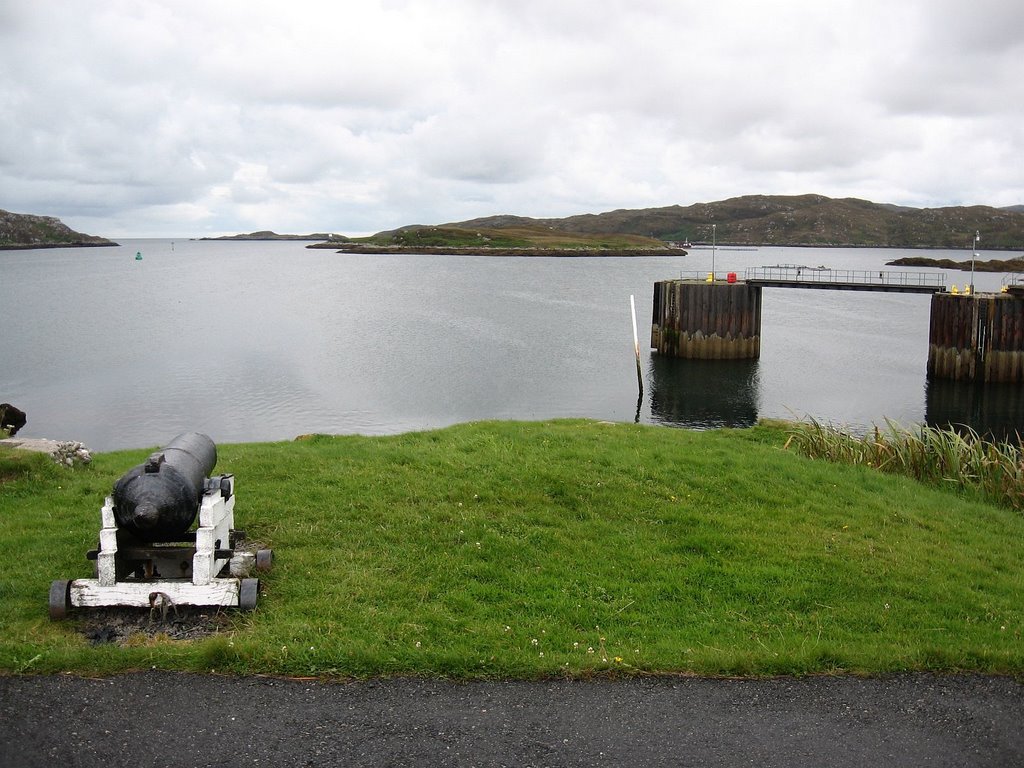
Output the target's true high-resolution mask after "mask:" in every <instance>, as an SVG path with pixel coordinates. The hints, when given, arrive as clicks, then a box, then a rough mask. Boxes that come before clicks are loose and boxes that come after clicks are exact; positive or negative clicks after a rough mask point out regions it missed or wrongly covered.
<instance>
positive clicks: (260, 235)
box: [199, 230, 348, 242]
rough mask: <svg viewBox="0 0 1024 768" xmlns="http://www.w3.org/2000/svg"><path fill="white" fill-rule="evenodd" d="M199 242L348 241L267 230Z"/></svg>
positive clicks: (340, 238)
mask: <svg viewBox="0 0 1024 768" xmlns="http://www.w3.org/2000/svg"><path fill="white" fill-rule="evenodd" d="M199 239H200V240H311V241H320V240H332V241H338V242H345V241H347V240H348V238H346V237H341V236H340V235H333V234H327V233H324V232H318V233H316V234H312V235H279V234H277V232H271V231H269V230H261V231H259V232H250V233H249V234H243V235H223V236H221V237H200V238H199Z"/></svg>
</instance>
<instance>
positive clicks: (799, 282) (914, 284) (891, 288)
mask: <svg viewBox="0 0 1024 768" xmlns="http://www.w3.org/2000/svg"><path fill="white" fill-rule="evenodd" d="M743 280H744V282H746V283H748V284H750V285H757V286H761V287H763V288H817V289H821V290H831V291H888V292H890V293H943V292H944V291H945V290H946V274H945V273H944V272H902V271H899V272H893V271H886V270H882V271H879V272H872V271H869V270H856V269H828V268H826V267H798V266H793V265H778V266H774V267H751V268H749V269H747V270H745V271H744V273H743Z"/></svg>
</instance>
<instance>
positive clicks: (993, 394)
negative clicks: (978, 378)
mask: <svg viewBox="0 0 1024 768" xmlns="http://www.w3.org/2000/svg"><path fill="white" fill-rule="evenodd" d="M925 391H926V396H925V421H926V422H927V423H928V424H929V425H930V426H933V427H949V426H953V427H959V426H962V425H968V426H970V427H971V429H973V430H974V431H975V432H977V433H979V434H980V435H982V436H984V437H988V438H990V439H994V440H1012V441H1014V442H1016V441H1018V440H1019V435H1024V388H1022V387H1021V386H1020V385H1019V384H976V383H972V382H968V381H949V380H947V379H933V378H929V379H928V381H927V385H926V390H925Z"/></svg>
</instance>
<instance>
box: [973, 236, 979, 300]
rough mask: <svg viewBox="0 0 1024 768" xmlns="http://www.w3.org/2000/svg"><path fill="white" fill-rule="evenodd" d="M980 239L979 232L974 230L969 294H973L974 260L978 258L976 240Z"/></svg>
mask: <svg viewBox="0 0 1024 768" xmlns="http://www.w3.org/2000/svg"><path fill="white" fill-rule="evenodd" d="M980 240H981V233H980V232H979V231H978V230H974V246H973V247H972V248H971V296H973V295H974V260H975V259H976V258H978V242H979V241H980Z"/></svg>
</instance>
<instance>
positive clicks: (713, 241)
mask: <svg viewBox="0 0 1024 768" xmlns="http://www.w3.org/2000/svg"><path fill="white" fill-rule="evenodd" d="M717 235H718V225H717V224H712V225H711V279H712V280H714V279H715V247H716V244H717V239H718V238H717Z"/></svg>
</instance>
